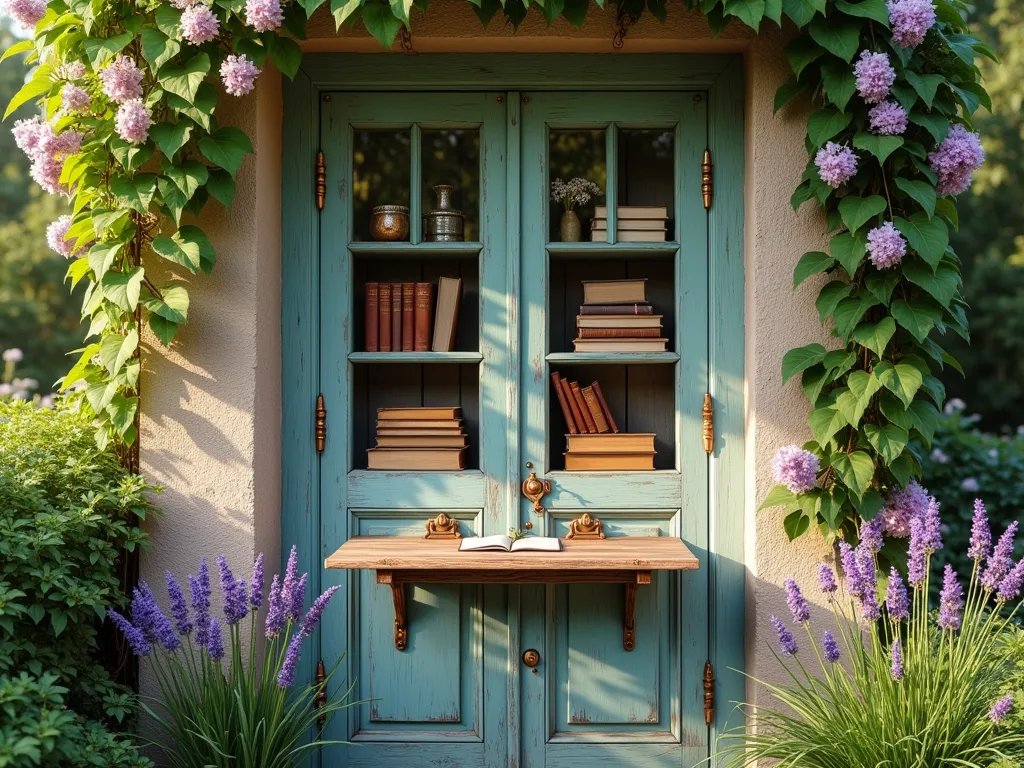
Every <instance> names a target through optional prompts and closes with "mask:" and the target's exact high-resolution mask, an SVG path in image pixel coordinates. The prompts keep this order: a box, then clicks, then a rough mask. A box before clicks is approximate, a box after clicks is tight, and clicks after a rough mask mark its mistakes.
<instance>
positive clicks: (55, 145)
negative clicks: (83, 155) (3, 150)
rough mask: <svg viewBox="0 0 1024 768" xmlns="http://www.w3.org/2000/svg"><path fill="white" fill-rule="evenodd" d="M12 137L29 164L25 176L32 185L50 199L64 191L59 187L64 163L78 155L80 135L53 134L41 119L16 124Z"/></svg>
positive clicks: (68, 133) (71, 133) (80, 142)
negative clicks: (46, 194) (33, 182)
mask: <svg viewBox="0 0 1024 768" xmlns="http://www.w3.org/2000/svg"><path fill="white" fill-rule="evenodd" d="M12 133H13V134H14V142H15V144H17V145H18V148H19V149H21V150H22V151H23V152H24V153H25V155H26V156H27V157H28V159H29V160H31V161H32V167H31V169H30V171H29V173H30V175H31V176H32V178H33V179H34V180H35V182H36V183H37V184H39V186H40V187H42V189H43V190H44V191H45V192H47V193H49V194H51V195H52V194H55V193H57V192H62V191H66V188H62V187H61V185H60V175H61V171H62V170H63V168H64V160H65V159H67V157H68V156H69V155H74V154H76V153H78V152H79V151H81V149H82V139H83V136H82V134H80V133H78V132H77V131H73V130H67V131H63V132H62V133H59V134H58V133H55V132H54V130H53V127H52V126H51V125H50V124H49V123H47V122H46V121H45V120H43V119H42V118H41V117H36V118H33V119H31V120H19V121H18V122H17V123H15V125H14V129H13V130H12Z"/></svg>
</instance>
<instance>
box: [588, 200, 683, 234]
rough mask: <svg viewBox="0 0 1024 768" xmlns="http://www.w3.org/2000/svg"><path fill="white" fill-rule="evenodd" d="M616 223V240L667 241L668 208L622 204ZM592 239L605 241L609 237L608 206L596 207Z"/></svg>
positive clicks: (591, 232) (591, 223)
mask: <svg viewBox="0 0 1024 768" xmlns="http://www.w3.org/2000/svg"><path fill="white" fill-rule="evenodd" d="M618 214H619V216H618V219H617V221H616V225H615V240H616V241H617V242H620V243H624V242H625V243H663V242H665V232H666V231H667V227H666V223H667V222H668V209H667V208H665V207H664V206H658V205H620V206H619V207H618ZM590 239H591V240H592V241H600V242H604V241H605V240H607V239H608V208H607V207H606V206H603V205H599V206H597V207H596V208H594V218H593V219H591V221H590Z"/></svg>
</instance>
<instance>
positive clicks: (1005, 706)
mask: <svg viewBox="0 0 1024 768" xmlns="http://www.w3.org/2000/svg"><path fill="white" fill-rule="evenodd" d="M1012 709H1013V695H1012V694H1009V695H1006V696H1003V698H1001V699H1000V700H999V701H997V702H996V703H995V704H993V705H992V709H990V710H989V711H988V719H989V720H991V721H992V722H993V723H1001V722H1002V721H1003V720H1004V719H1005V718H1006V716H1007V715H1008V714H1010V710H1012Z"/></svg>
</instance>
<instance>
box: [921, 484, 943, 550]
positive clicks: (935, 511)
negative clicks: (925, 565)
mask: <svg viewBox="0 0 1024 768" xmlns="http://www.w3.org/2000/svg"><path fill="white" fill-rule="evenodd" d="M922 520H923V522H924V548H925V551H927V552H928V554H929V555H931V554H934V553H936V552H938V551H939V550H940V549H942V518H941V517H940V516H939V502H938V501H936V499H935V497H934V496H932V497H930V498H929V499H928V508H927V509H926V510H925V513H924V517H923V518H922Z"/></svg>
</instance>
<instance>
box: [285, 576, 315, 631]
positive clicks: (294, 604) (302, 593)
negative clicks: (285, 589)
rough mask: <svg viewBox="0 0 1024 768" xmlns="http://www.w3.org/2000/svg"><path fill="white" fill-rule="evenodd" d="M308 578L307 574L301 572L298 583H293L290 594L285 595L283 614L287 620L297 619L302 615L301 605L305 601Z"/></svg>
mask: <svg viewBox="0 0 1024 768" xmlns="http://www.w3.org/2000/svg"><path fill="white" fill-rule="evenodd" d="M308 579H309V574H308V573H304V574H302V578H300V579H299V583H298V584H296V585H295V589H293V590H292V593H291V595H285V596H284V600H285V604H284V605H285V608H284V615H285V618H287V619H288V620H289V621H298V619H299V617H300V616H301V615H302V606H303V605H305V603H306V582H307V581H308Z"/></svg>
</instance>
